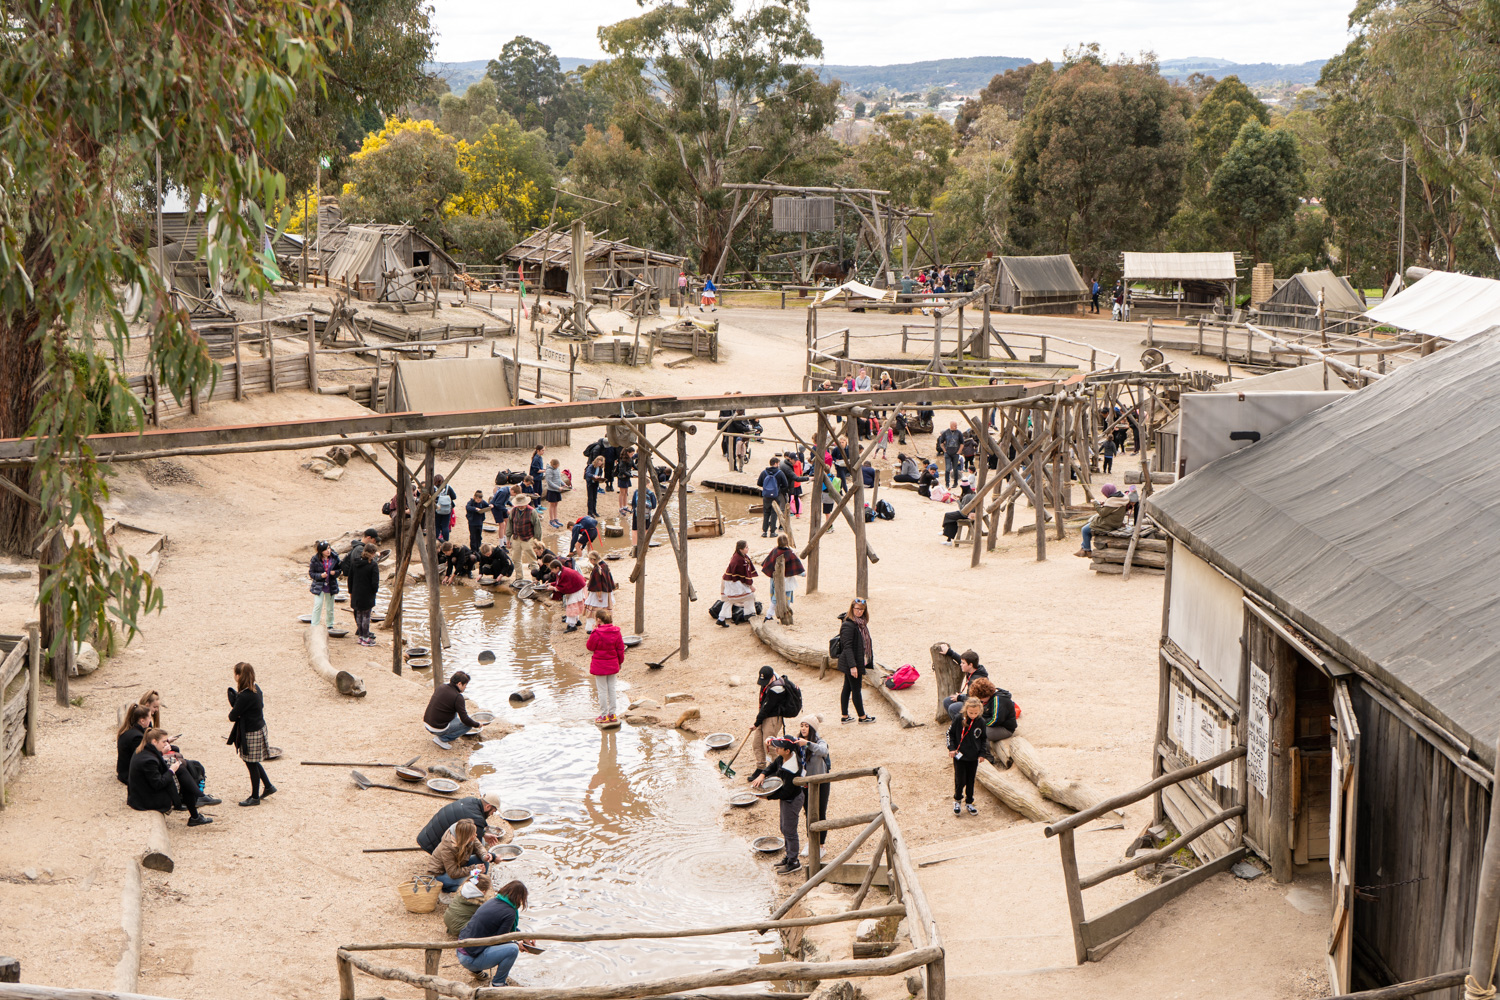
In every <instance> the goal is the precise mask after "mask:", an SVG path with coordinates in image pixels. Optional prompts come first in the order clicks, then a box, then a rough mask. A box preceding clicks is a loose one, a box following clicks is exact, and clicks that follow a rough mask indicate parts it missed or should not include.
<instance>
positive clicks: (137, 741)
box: [115, 691, 220, 808]
mask: <svg viewBox="0 0 1500 1000" xmlns="http://www.w3.org/2000/svg"><path fill="white" fill-rule="evenodd" d="M150 694H151V695H152V696H153V697H154V696H155V695H156V692H155V691H152V692H150ZM158 704H159V703H158ZM160 728H161V727H160V726H153V725H151V708H150V706H148V705H147V704H146V703H145V700H144V699H142V701H141V702H139V703H137V704H134V705H131V706H130V708H129V709H127V710H126V712H125V719H124V721H123V722H122V723H121V725H120V730H119V732H117V733H116V734H115V777H116V778H118V779H120V784H122V785H126V786H129V784H130V764H131V762H132V761H133V760H134V759H135V752H136V751H137V750H138V749H140V746H141V742H142V738H143V737H144V736H145V734H146V730H148V729H160ZM167 750H168V752H169V753H173V754H177V755H178V756H179V757H181V755H182V751H181V750H179V749H177V747H175V746H172V745H170V744H168V747H167ZM206 777H207V772H206V771H205V770H204V768H203V765H202V764H200V763H198V762H197V761H196V760H184V761H183V762H182V780H181V781H180V782H179V784H180V786H181V788H182V789H183V797H184V798H187V797H188V796H187V792H188V791H189V790H190V791H191V792H192V798H193V802H194V803H195V804H197V805H200V806H216V805H218V804H219V801H220V800H219V799H218V798H217V797H215V796H213V795H209V794H208V793H207V792H205V791H204V790H203V783H204V779H205V778H206ZM184 808H186V807H184Z"/></svg>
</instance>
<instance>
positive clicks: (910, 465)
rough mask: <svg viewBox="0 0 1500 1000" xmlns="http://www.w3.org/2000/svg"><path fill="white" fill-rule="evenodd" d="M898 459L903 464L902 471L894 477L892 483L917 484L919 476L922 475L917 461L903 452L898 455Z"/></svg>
mask: <svg viewBox="0 0 1500 1000" xmlns="http://www.w3.org/2000/svg"><path fill="white" fill-rule="evenodd" d="M896 459H897V461H899V462H900V463H901V471H900V472H897V473H896V474H895V475H894V476H892V477H891V481H892V482H897V483H914V482H916V481H917V477H918V475H920V473H919V471H918V469H917V460H916V459H914V458H912V457H911V456H910V455H908V454H906V453H905V452H901V451H898V452H897V453H896Z"/></svg>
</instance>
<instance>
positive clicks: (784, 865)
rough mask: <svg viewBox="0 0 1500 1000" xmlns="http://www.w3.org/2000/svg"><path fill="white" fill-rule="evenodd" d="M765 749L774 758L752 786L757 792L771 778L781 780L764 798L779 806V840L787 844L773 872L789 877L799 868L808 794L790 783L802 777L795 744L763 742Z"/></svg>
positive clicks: (785, 739) (785, 740)
mask: <svg viewBox="0 0 1500 1000" xmlns="http://www.w3.org/2000/svg"><path fill="white" fill-rule="evenodd" d="M766 749H767V750H769V751H770V752H771V753H772V754H774V755H775V756H773V757H772V758H771V762H770V763H769V764H767V765H766V771H765V774H763V775H761V776H760V777H758V778H756V779H755V780H754V781H753V782H751V784H752V785H754V786H755V787H756V788H759V787H761V785H763V784H764V783H765V782H766V781H767V780H768V779H770V778H780V779H781V787H780V788H778V789H776V790H775V791H774V792H769V793H767V795H766V798H768V799H776V800H777V802H778V803H779V804H780V806H781V817H780V818H781V839H782V840H783V841H785V843H786V857H785V858H783V859H782V862H781V864H779V865H777V866H776V872H777V874H779V875H791V874H794V873H795V872H797V871H798V870H800V869H801V868H802V857H801V855H802V845H801V842H800V839H799V837H798V832H799V831H798V823H799V821H800V820H801V819H802V808H803V806H805V805H806V804H807V797H806V796H807V792H806V790H805V789H804V788H803V787H802V786H801V785H798V784H795V783H794V781H793V779H794V778H796V777H798V776H800V775H801V774H802V773H803V771H802V761H801V758H800V757H799V756H798V754H797V741H796V739H794V738H792V737H790V736H779V737H777V738H776V739H773V740H766Z"/></svg>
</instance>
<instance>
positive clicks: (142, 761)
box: [125, 729, 213, 826]
mask: <svg viewBox="0 0 1500 1000" xmlns="http://www.w3.org/2000/svg"><path fill="white" fill-rule="evenodd" d="M126 777H127V781H126V788H127V789H128V790H127V792H126V794H125V804H126V805H128V806H129V807H130V808H132V809H135V810H138V811H140V812H159V813H170V812H171V811H172V810H173V809H177V808H182V809H186V810H187V812H188V826H206V825H207V824H209V823H212V822H213V820H212V819H210V818H209V817H207V816H204V815H202V814H201V813H199V812H198V803H199V793H198V788H197V786H196V784H190V782H191V779H190V778H189V777H188V775H187V772H186V768H185V765H184V762H183V760H182V757H181V756H179V755H178V754H176V753H173V752H172V747H171V744H170V743H169V742H168V741H167V731H166V730H165V729H147V730H146V731H145V732H144V733H143V734H142V735H141V742H140V745H139V746H137V747H136V748H135V753H134V754H133V755H131V758H130V772H129V774H128V775H127V776H126Z"/></svg>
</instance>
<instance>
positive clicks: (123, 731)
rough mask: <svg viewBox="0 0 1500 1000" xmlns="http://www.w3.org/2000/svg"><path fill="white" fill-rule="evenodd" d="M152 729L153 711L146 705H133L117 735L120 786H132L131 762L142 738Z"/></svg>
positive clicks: (116, 747) (117, 772)
mask: <svg viewBox="0 0 1500 1000" xmlns="http://www.w3.org/2000/svg"><path fill="white" fill-rule="evenodd" d="M150 728H151V709H149V708H147V707H146V706H145V705H131V706H130V708H129V709H128V710H127V711H126V713H125V724H124V725H123V726H121V727H120V731H119V733H117V734H116V735H115V777H116V778H119V779H120V784H122V785H128V784H130V762H131V760H132V759H133V758H134V757H135V751H136V748H138V747H139V746H140V745H141V736H142V735H143V734H144V733H145V732H146V730H148V729H150Z"/></svg>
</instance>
